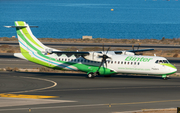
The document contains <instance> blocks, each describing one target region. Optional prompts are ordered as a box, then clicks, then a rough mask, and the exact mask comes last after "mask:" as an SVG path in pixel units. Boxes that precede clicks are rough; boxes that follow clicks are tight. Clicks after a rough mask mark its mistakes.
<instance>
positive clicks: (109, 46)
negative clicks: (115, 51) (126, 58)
mask: <svg viewBox="0 0 180 113" xmlns="http://www.w3.org/2000/svg"><path fill="white" fill-rule="evenodd" d="M110 48H111V46H109V48H108V49H107V51H106V54H107V53H108V51H109V49H110Z"/></svg>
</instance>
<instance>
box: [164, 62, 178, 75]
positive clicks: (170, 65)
mask: <svg viewBox="0 0 180 113" xmlns="http://www.w3.org/2000/svg"><path fill="white" fill-rule="evenodd" d="M163 65H164V66H167V67H169V74H173V73H175V72H177V68H176V67H175V66H174V65H172V64H170V63H164V64H163Z"/></svg>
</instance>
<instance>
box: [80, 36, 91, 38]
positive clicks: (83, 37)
mask: <svg viewBox="0 0 180 113" xmlns="http://www.w3.org/2000/svg"><path fill="white" fill-rule="evenodd" d="M82 39H92V36H82Z"/></svg>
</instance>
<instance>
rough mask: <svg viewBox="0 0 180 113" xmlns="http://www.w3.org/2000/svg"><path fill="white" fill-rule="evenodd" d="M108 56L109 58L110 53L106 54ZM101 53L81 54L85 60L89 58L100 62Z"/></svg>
mask: <svg viewBox="0 0 180 113" xmlns="http://www.w3.org/2000/svg"><path fill="white" fill-rule="evenodd" d="M106 55H107V56H108V57H109V58H111V56H112V55H109V54H106ZM101 56H103V54H102V53H97V52H90V54H89V55H86V56H83V57H84V58H85V59H87V60H91V61H97V62H101V61H102V57H101Z"/></svg>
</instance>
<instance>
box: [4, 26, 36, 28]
mask: <svg viewBox="0 0 180 113" xmlns="http://www.w3.org/2000/svg"><path fill="white" fill-rule="evenodd" d="M4 27H6V28H24V27H27V26H4ZM29 27H34V28H38V26H29Z"/></svg>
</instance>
